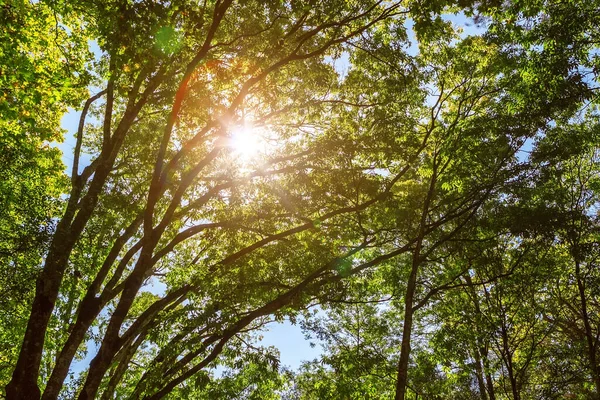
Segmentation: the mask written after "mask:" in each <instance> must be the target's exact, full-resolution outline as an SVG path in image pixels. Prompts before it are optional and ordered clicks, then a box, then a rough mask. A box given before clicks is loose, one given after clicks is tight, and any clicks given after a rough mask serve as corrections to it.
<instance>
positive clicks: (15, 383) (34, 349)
mask: <svg viewBox="0 0 600 400" xmlns="http://www.w3.org/2000/svg"><path fill="white" fill-rule="evenodd" d="M67 212H68V211H67ZM68 225H69V223H68V220H65V219H63V220H62V221H61V222H60V223H59V225H58V227H57V231H56V234H55V236H54V239H53V241H52V245H51V247H50V252H49V254H48V257H47V258H46V263H45V265H44V269H43V270H42V273H41V274H40V276H39V278H38V279H37V282H36V293H35V297H34V300H33V304H32V306H31V314H30V317H29V321H28V322H27V328H26V330H25V336H24V338H23V344H22V345H21V352H20V353H19V358H18V360H17V365H16V367H15V370H14V372H13V375H12V379H11V381H10V382H9V383H8V385H7V386H6V399H7V400H37V399H39V398H40V389H39V387H38V385H37V378H38V371H39V369H40V363H41V360H42V353H43V349H44V340H45V337H46V328H47V326H48V321H49V320H50V316H51V315H52V311H53V310H54V304H55V303H56V299H57V298H58V292H59V288H60V284H61V282H62V278H63V274H64V271H65V269H66V266H67V260H68V258H69V255H70V254H71V250H72V249H73V245H74V243H75V240H74V235H73V234H72V232H70V229H69V226H68Z"/></svg>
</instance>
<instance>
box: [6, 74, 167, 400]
mask: <svg viewBox="0 0 600 400" xmlns="http://www.w3.org/2000/svg"><path fill="white" fill-rule="evenodd" d="M156 84H158V82H156ZM148 89H151V90H153V89H154V88H153V86H149V88H148ZM148 89H147V90H148ZM145 94H146V96H142V99H140V101H139V102H138V103H137V104H136V105H135V107H133V109H130V110H127V111H126V112H125V114H124V115H123V118H122V119H121V122H120V123H119V126H118V127H117V129H116V130H115V134H114V136H113V140H111V144H110V147H109V148H104V149H103V151H102V152H101V154H100V156H99V161H98V166H97V168H96V170H95V172H94V177H93V179H92V181H91V183H90V186H89V189H88V191H87V193H86V194H85V195H84V196H83V198H82V199H81V201H79V203H78V202H77V200H78V197H79V196H76V194H77V193H79V192H80V190H81V188H79V187H75V188H73V190H72V191H71V198H70V199H69V204H68V205H67V209H66V211H65V213H64V215H63V217H62V218H61V220H60V222H59V223H58V226H57V229H56V232H55V234H54V236H53V238H52V243H51V245H50V249H49V251H48V255H47V257H46V261H45V264H44V269H43V270H42V272H41V274H40V276H39V278H38V279H37V282H36V293H35V297H34V300H33V303H32V307H31V313H30V316H29V320H28V322H27V328H26V331H25V335H24V338H23V343H22V345H21V351H20V353H19V358H18V360H17V364H16V366H15V370H14V371H13V376H12V379H11V381H10V382H9V383H8V385H7V386H6V398H7V400H20V399H23V400H30V399H36V400H37V399H39V398H40V394H41V393H40V389H39V387H38V386H37V379H38V374H39V368H40V362H41V359H42V354H43V350H44V341H45V336H46V330H47V327H48V321H49V320H50V316H51V315H52V311H53V310H54V305H55V303H56V299H57V298H58V293H59V290H60V286H61V283H62V279H63V276H64V272H65V269H66V267H67V264H68V260H69V257H70V255H71V252H72V250H73V247H74V246H75V243H76V242H77V240H78V239H79V237H80V235H81V233H82V232H83V229H84V228H85V226H86V224H87V222H88V220H89V219H90V218H91V216H92V213H93V212H94V210H95V208H96V205H97V204H98V197H99V195H100V193H101V191H102V189H103V188H104V184H105V182H106V179H107V178H108V175H109V174H110V171H111V170H112V166H113V164H114V161H115V158H116V150H117V149H118V148H120V146H121V144H122V142H123V139H124V137H125V134H126V133H127V131H128V130H129V127H130V126H131V124H132V123H133V120H134V119H135V117H136V116H137V114H138V113H139V111H140V109H141V107H142V105H143V104H144V103H145V101H146V99H147V95H148V94H149V93H145ZM79 184H80V185H83V183H82V182H80V183H79Z"/></svg>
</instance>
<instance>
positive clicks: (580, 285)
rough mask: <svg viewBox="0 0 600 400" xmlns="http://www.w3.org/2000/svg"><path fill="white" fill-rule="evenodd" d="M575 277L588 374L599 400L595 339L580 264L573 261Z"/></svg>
mask: <svg viewBox="0 0 600 400" xmlns="http://www.w3.org/2000/svg"><path fill="white" fill-rule="evenodd" d="M575 275H576V277H577V289H578V291H579V300H580V306H581V317H582V319H583V326H584V328H585V338H586V342H587V353H588V360H589V365H590V372H591V373H592V379H593V380H594V386H595V387H596V395H595V399H600V367H599V366H598V360H597V357H596V351H597V346H596V338H595V337H594V334H593V332H592V326H591V324H590V316H589V314H588V305H587V298H586V295H585V283H584V282H583V279H582V278H581V264H580V262H579V261H575Z"/></svg>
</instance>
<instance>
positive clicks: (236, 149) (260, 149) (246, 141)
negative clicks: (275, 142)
mask: <svg viewBox="0 0 600 400" xmlns="http://www.w3.org/2000/svg"><path fill="white" fill-rule="evenodd" d="M261 133H262V132H261V129H259V128H257V127H254V126H252V125H251V124H248V123H244V124H243V125H238V126H235V127H233V128H232V129H231V136H230V138H229V147H230V148H231V150H232V153H233V155H234V156H236V157H238V158H240V159H242V160H245V161H247V160H250V159H253V158H256V157H258V156H260V155H261V154H262V153H264V152H265V149H266V142H265V140H264V138H263V136H262V135H261Z"/></svg>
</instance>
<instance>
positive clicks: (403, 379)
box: [395, 244, 420, 400]
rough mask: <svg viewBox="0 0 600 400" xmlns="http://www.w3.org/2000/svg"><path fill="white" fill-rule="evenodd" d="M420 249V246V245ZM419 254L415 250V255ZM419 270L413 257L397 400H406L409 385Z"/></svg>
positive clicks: (397, 382)
mask: <svg viewBox="0 0 600 400" xmlns="http://www.w3.org/2000/svg"><path fill="white" fill-rule="evenodd" d="M418 247H420V244H419V245H418ZM417 253H418V251H417V250H415V255H416V254H417ZM418 269H419V261H418V257H416V256H413V264H412V269H411V273H410V277H409V279H408V286H407V288H406V297H405V300H404V326H403V328H402V344H401V346H400V360H399V361H398V377H397V380H396V397H395V400H404V398H405V396H406V385H407V383H408V361H409V357H410V336H411V333H412V323H413V297H414V294H415V289H416V284H417V272H418Z"/></svg>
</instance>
